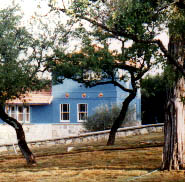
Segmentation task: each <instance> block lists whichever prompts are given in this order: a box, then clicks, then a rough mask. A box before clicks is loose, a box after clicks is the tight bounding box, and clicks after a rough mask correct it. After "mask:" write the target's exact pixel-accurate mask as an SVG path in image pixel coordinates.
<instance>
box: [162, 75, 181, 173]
mask: <svg viewBox="0 0 185 182" xmlns="http://www.w3.org/2000/svg"><path fill="white" fill-rule="evenodd" d="M184 84H185V81H184V78H181V79H179V81H178V82H177V85H176V87H175V89H174V90H173V91H172V92H171V93H170V94H169V96H170V98H169V101H168V105H167V112H166V121H165V125H164V135H165V136H164V137H165V145H164V149H163V161H162V169H167V170H173V169H174V170H179V169H183V168H184V167H185V163H184V147H185V146H184V145H185V141H184V139H185V138H184V134H185V131H184V129H185V127H184V122H185V105H184V103H183V102H182V100H181V97H180V96H181V95H180V93H182V92H184V90H183V89H184ZM183 94H184V93H183Z"/></svg>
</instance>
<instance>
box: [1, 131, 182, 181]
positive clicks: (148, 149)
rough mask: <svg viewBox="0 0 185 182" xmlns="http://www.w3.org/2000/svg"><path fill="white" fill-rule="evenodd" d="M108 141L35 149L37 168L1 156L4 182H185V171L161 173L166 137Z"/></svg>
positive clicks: (159, 134)
mask: <svg viewBox="0 0 185 182" xmlns="http://www.w3.org/2000/svg"><path fill="white" fill-rule="evenodd" d="M105 143H106V141H101V142H96V143H88V144H80V145H76V146H75V145H74V149H73V150H72V151H71V152H67V147H68V146H67V145H58V146H55V147H48V148H35V149H34V150H33V151H34V154H35V155H36V156H37V165H36V166H27V165H26V164H25V160H24V159H23V158H22V157H21V156H20V155H14V154H12V153H9V154H7V153H6V154H5V153H2V154H1V155H0V163H1V167H0V182H9V181H10V182H95V181H97V182H127V181H131V182H132V181H137V182H138V181H139V182H159V181H161V182H185V171H172V172H169V171H160V166H161V156H162V144H163V136H162V134H161V133H155V134H150V135H143V136H133V137H126V138H120V139H119V140H117V141H116V145H115V146H113V147H110V146H109V147H107V146H105Z"/></svg>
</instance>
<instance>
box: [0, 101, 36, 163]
mask: <svg viewBox="0 0 185 182" xmlns="http://www.w3.org/2000/svg"><path fill="white" fill-rule="evenodd" d="M0 118H1V119H2V120H3V121H4V122H6V123H7V124H9V125H11V126H12V127H13V128H14V129H15V131H16V134H17V141H18V146H19V148H20V150H21V152H22V154H23V156H24V157H25V159H26V161H27V164H29V165H30V164H35V163H36V161H35V156H34V155H33V154H32V152H31V151H30V149H29V148H28V145H27V143H26V140H25V134H24V130H23V127H22V125H21V124H20V123H19V122H18V121H17V120H16V119H14V118H12V117H9V116H8V115H7V114H6V112H5V111H4V108H3V106H2V105H1V104H0Z"/></svg>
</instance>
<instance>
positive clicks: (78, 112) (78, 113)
mask: <svg viewBox="0 0 185 182" xmlns="http://www.w3.org/2000/svg"><path fill="white" fill-rule="evenodd" d="M82 104H85V105H86V111H85V112H80V111H79V105H82ZM80 113H86V117H88V104H87V103H79V104H77V119H78V122H79V123H81V122H84V121H86V120H80V117H79V116H80Z"/></svg>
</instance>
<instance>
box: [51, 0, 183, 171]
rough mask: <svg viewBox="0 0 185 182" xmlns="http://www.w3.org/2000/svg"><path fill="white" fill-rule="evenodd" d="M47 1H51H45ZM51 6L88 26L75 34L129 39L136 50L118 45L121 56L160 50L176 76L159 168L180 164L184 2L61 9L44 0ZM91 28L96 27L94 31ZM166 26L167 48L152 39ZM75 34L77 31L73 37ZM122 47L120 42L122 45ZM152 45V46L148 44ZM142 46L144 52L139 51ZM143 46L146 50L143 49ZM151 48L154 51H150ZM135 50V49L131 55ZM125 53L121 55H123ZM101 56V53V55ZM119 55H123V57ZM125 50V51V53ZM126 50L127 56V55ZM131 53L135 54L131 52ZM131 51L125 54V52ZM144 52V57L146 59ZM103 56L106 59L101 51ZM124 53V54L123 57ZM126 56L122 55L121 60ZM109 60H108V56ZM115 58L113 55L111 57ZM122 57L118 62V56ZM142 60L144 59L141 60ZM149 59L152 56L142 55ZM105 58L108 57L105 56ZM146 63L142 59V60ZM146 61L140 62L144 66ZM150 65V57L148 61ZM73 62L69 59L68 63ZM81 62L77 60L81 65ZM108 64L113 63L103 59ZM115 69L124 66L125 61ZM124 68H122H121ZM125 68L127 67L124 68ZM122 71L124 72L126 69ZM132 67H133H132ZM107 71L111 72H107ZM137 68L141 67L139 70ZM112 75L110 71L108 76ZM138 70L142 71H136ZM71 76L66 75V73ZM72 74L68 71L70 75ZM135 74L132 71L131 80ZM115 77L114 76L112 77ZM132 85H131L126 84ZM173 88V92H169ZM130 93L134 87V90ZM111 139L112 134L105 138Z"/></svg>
mask: <svg viewBox="0 0 185 182" xmlns="http://www.w3.org/2000/svg"><path fill="white" fill-rule="evenodd" d="M51 2H52V1H51ZM50 6H51V7H52V8H53V10H56V11H61V12H65V13H66V14H68V15H71V16H72V17H73V19H75V18H76V19H75V20H83V21H87V22H88V23H89V24H90V25H91V27H93V28H94V29H93V31H92V32H89V34H88V33H87V31H84V29H82V28H81V29H80V30H81V33H83V32H85V34H86V35H89V36H92V35H95V38H94V40H95V41H100V42H101V41H102V40H105V39H107V40H108V39H109V40H110V39H117V40H121V41H122V42H125V41H128V40H131V41H133V44H132V49H129V50H136V49H133V48H134V47H135V48H136V47H137V51H132V52H130V51H126V50H125V49H122V54H121V55H122V59H116V60H119V61H120V62H121V63H123V62H122V61H123V60H124V62H125V60H129V59H130V58H131V57H132V58H133V57H135V58H137V59H135V60H136V62H138V58H140V57H141V55H142V56H143V55H146V54H145V53H149V52H150V54H148V55H149V57H152V56H153V58H155V60H157V59H156V49H158V50H160V51H161V56H162V57H163V59H160V60H159V61H160V62H162V63H164V64H166V63H167V64H168V65H173V69H172V70H171V72H172V73H173V72H175V73H176V75H177V77H176V79H175V80H174V86H173V89H171V92H169V96H170V97H169V102H168V106H167V111H168V112H167V114H166V122H165V130H164V131H165V147H164V153H163V165H162V168H163V169H179V168H183V167H184V157H183V155H184V143H185V138H184V113H185V106H184V103H183V102H182V101H183V100H184V97H185V96H184V76H185V69H184V55H185V54H184V44H185V41H184V35H185V2H184V0H178V1H176V0H164V1H153V0H149V1H143V0H128V1H124V0H107V1H104V0H93V1H90V0H79V1H74V3H73V5H72V7H71V8H69V9H67V8H66V7H67V6H66V7H65V6H63V7H62V8H61V7H56V6H55V5H50ZM95 30H96V31H95ZM164 30H167V31H168V32H169V36H170V39H169V40H170V41H169V48H168V49H167V48H166V47H165V46H164V44H163V42H162V41H161V40H160V39H158V38H157V36H158V35H159V34H161V33H162V32H164ZM79 37H81V36H79ZM124 48H125V47H124ZM154 48H155V49H154ZM145 50H146V52H145ZM147 50H148V51H147ZM154 50H155V51H154ZM134 52H135V54H133V53H134ZM125 53H127V54H125ZM105 55H107V54H105ZM123 55H124V56H123ZM126 55H127V56H126ZM131 55H132V56H131ZM134 55H135V56H134ZM130 56H131V57H130ZM149 57H148V58H149ZM104 58H106V59H107V57H106V56H104ZM123 58H124V59H123ZM125 58H126V59H125ZM108 60H109V63H110V62H111V61H110V59H108ZM114 60H115V59H114ZM121 60H122V61H121ZM145 60H146V59H145ZM147 60H148V61H151V60H153V59H147ZM107 62H108V61H107ZM146 62H147V61H146ZM146 62H144V63H143V65H144V66H145V65H146ZM150 64H153V62H150ZM73 65H74V64H73ZM81 65H83V64H81ZM109 65H111V66H106V67H109V68H110V67H111V69H112V70H113V68H117V67H112V65H114V64H109ZM120 65H122V67H121V66H120V67H119V68H122V69H125V65H124V66H123V64H120ZM126 70H127V69H126ZM129 70H131V69H129ZM129 70H127V71H129ZM132 71H133V70H132ZM139 72H140V73H141V72H142V71H139V69H137V71H136V72H130V74H131V75H132V76H131V77H133V75H135V76H136V74H137V73H139ZM110 73H111V72H110ZM142 73H143V72H142ZM111 75H112V74H110V76H111ZM141 75H143V74H141ZM71 76H72V75H71ZM72 77H73V76H72ZM140 78H141V76H139V77H138V76H137V81H138V80H139V79H140ZM113 80H114V81H115V79H113ZM131 80H132V83H134V82H135V81H136V77H135V78H134V77H133V78H131ZM132 88H133V89H134V90H136V89H135V86H134V85H132ZM172 90H173V92H172ZM134 92H135V91H134ZM134 92H132V94H130V97H129V98H128V99H127V98H126V99H125V101H124V103H123V106H126V107H123V108H124V109H123V110H122V111H125V110H126V108H128V107H127V106H128V103H130V100H132V99H133V97H135V94H134ZM123 113H125V112H121V113H120V117H121V118H122V117H125V114H123ZM120 117H119V119H118V120H116V121H115V123H114V124H113V126H112V130H111V133H110V137H109V139H110V140H109V142H108V143H109V144H113V143H114V142H113V141H114V140H113V138H114V136H115V132H116V128H118V127H119V126H120V122H119V120H120ZM111 138H112V139H111Z"/></svg>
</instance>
